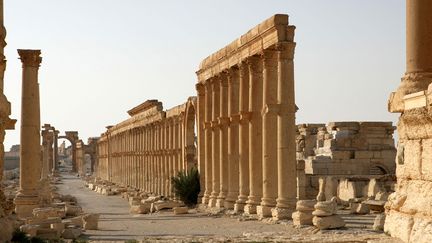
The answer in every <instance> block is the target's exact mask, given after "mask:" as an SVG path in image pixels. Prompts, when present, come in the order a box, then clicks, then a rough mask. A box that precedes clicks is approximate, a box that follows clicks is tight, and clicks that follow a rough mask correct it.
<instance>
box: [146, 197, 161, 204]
mask: <svg viewBox="0 0 432 243" xmlns="http://www.w3.org/2000/svg"><path fill="white" fill-rule="evenodd" d="M160 199H161V197H160V196H151V197H148V198H147V199H143V200H142V202H143V203H154V202H156V201H158V200H160Z"/></svg>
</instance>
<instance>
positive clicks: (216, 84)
mask: <svg viewBox="0 0 432 243" xmlns="http://www.w3.org/2000/svg"><path fill="white" fill-rule="evenodd" d="M211 82H212V83H211V85H212V121H211V127H212V193H211V195H210V200H209V207H215V206H216V200H217V197H218V196H219V190H220V177H219V176H220V174H219V170H220V165H219V164H220V144H219V137H220V136H219V122H218V120H217V119H218V117H219V115H220V111H219V108H220V104H219V89H220V80H219V79H218V78H215V79H213V80H212V81H211Z"/></svg>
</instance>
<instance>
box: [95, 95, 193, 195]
mask: <svg viewBox="0 0 432 243" xmlns="http://www.w3.org/2000/svg"><path fill="white" fill-rule="evenodd" d="M195 100H196V99H195V97H191V98H189V100H188V102H186V103H184V104H182V105H179V106H176V107H174V108H171V109H169V110H167V111H164V110H163V107H162V103H161V102H159V101H157V100H148V101H146V102H144V103H142V104H140V105H138V106H137V107H135V108H133V109H131V110H129V111H128V113H129V115H130V116H131V117H130V118H129V119H127V120H125V121H123V122H121V123H119V124H117V125H115V126H108V127H107V131H106V132H104V133H103V134H102V135H101V137H100V138H99V140H98V146H97V153H98V156H97V157H98V162H97V164H96V165H95V170H96V175H97V176H98V177H99V178H102V179H104V180H108V181H110V182H114V183H116V184H119V185H125V186H130V187H133V188H137V189H140V190H142V191H145V192H149V193H154V194H157V195H163V196H167V197H172V196H173V194H172V190H171V177H173V176H176V175H177V173H178V172H179V171H181V170H188V169H189V168H190V167H192V166H198V165H197V164H196V156H195V154H194V153H196V149H194V147H193V146H194V143H195V135H194V122H195V112H194V111H193V110H194V108H193V106H194V105H195ZM190 123H192V124H190ZM198 167H199V166H198Z"/></svg>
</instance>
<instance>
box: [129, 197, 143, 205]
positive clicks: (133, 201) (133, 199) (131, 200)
mask: <svg viewBox="0 0 432 243" xmlns="http://www.w3.org/2000/svg"><path fill="white" fill-rule="evenodd" d="M140 203H141V198H140V197H129V205H130V206H134V205H140Z"/></svg>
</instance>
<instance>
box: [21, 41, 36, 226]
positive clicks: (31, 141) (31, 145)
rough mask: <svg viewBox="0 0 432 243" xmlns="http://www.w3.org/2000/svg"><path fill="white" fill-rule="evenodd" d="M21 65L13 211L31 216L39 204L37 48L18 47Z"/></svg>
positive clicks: (23, 215)
mask: <svg viewBox="0 0 432 243" xmlns="http://www.w3.org/2000/svg"><path fill="white" fill-rule="evenodd" d="M18 54H19V56H20V59H21V62H22V64H23V66H22V67H23V76H22V77H23V80H22V103H21V138H20V145H21V147H20V190H19V192H18V194H17V196H16V198H15V204H16V208H15V212H16V214H17V215H18V217H20V218H24V217H29V216H31V215H32V210H33V209H34V208H37V207H38V203H39V195H38V191H37V186H38V182H39V179H40V173H41V166H40V165H41V161H40V159H41V156H40V152H41V151H40V104H39V83H38V70H39V66H40V63H41V61H42V58H41V57H40V54H41V51H40V50H18Z"/></svg>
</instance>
